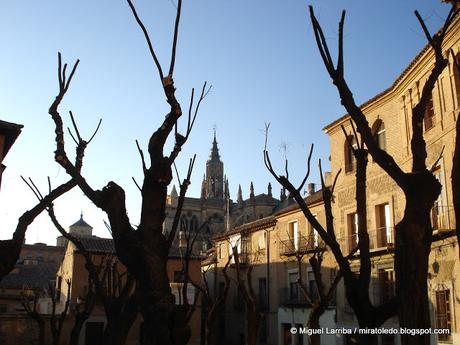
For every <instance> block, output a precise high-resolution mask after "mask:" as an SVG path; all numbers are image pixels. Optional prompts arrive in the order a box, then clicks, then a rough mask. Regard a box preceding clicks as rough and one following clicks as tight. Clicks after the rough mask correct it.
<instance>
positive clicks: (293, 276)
mask: <svg viewBox="0 0 460 345" xmlns="http://www.w3.org/2000/svg"><path fill="white" fill-rule="evenodd" d="M297 279H298V273H297V272H289V273H288V280H289V299H290V300H291V301H297V300H298V299H299V285H298V283H297Z"/></svg>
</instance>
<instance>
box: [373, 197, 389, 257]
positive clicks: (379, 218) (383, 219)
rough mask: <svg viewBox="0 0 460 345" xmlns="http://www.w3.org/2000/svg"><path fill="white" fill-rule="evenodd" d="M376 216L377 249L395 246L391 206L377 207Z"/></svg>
mask: <svg viewBox="0 0 460 345" xmlns="http://www.w3.org/2000/svg"><path fill="white" fill-rule="evenodd" d="M375 216H376V224H377V229H376V232H377V233H376V238H375V240H376V248H382V247H386V246H388V245H389V244H393V243H394V241H393V231H392V228H391V219H390V205H389V204H381V205H377V206H376V207H375Z"/></svg>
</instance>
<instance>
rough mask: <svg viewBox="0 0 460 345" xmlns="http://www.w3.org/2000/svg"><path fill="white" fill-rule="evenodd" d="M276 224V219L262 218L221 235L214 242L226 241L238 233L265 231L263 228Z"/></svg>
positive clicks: (271, 217)
mask: <svg viewBox="0 0 460 345" xmlns="http://www.w3.org/2000/svg"><path fill="white" fill-rule="evenodd" d="M275 224H276V219H275V217H273V216H268V217H265V218H262V219H257V220H255V221H252V222H249V223H245V224H243V225H240V226H237V227H235V228H233V229H231V230H230V231H228V232H225V233H223V234H219V235H217V236H215V237H214V240H220V239H224V238H227V237H228V236H230V235H233V234H237V233H240V232H249V231H251V232H253V231H257V230H260V229H263V228H267V227H270V226H273V225H275Z"/></svg>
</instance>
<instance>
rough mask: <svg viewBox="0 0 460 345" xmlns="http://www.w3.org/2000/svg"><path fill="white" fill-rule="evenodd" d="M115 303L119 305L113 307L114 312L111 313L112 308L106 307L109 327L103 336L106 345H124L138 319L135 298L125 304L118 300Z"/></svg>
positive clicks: (106, 327) (107, 326)
mask: <svg viewBox="0 0 460 345" xmlns="http://www.w3.org/2000/svg"><path fill="white" fill-rule="evenodd" d="M115 303H116V304H117V305H114V306H113V309H114V310H111V311H109V309H110V307H109V308H107V307H106V315H107V325H106V326H105V328H104V336H103V337H104V341H103V343H104V344H105V345H124V344H125V343H126V339H127V338H128V334H129V331H130V329H131V327H132V325H133V323H134V321H135V320H136V317H137V303H136V301H135V299H134V296H132V297H130V298H129V300H128V301H125V302H124V301H122V302H120V301H119V300H118V298H117V299H116V301H115ZM120 304H122V305H120Z"/></svg>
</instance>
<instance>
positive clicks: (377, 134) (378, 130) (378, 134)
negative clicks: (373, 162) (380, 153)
mask: <svg viewBox="0 0 460 345" xmlns="http://www.w3.org/2000/svg"><path fill="white" fill-rule="evenodd" d="M372 135H373V136H374V139H375V141H376V142H377V145H378V147H379V148H380V149H382V150H386V146H387V142H386V129H385V123H384V122H383V121H382V120H380V119H377V120H376V121H375V122H374V125H373V126H372Z"/></svg>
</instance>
